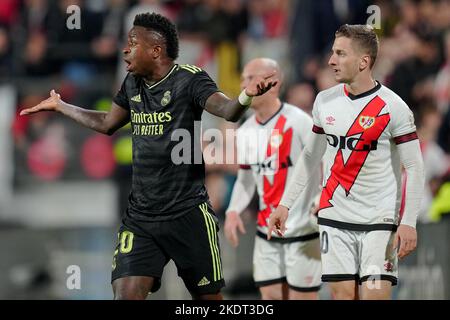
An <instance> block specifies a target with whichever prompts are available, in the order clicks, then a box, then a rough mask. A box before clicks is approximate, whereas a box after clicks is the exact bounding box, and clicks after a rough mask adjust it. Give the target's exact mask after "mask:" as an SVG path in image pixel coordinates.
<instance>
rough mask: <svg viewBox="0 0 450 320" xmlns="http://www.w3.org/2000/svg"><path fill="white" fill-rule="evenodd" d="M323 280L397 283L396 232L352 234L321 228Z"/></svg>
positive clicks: (377, 231)
mask: <svg viewBox="0 0 450 320" xmlns="http://www.w3.org/2000/svg"><path fill="white" fill-rule="evenodd" d="M319 231H320V249H321V252H322V281H323V282H336V281H345V280H355V281H358V282H359V283H360V284H361V283H362V282H364V281H367V280H388V281H390V282H391V283H392V285H396V284H397V277H398V259H397V253H396V252H395V250H394V249H393V241H394V235H395V232H393V231H384V230H375V231H351V230H345V229H338V228H333V227H329V226H324V225H320V226H319Z"/></svg>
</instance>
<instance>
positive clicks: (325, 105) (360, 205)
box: [313, 83, 417, 230]
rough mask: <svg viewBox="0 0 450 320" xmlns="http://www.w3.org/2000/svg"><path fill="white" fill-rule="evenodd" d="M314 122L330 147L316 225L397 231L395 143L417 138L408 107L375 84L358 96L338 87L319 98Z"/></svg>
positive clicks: (398, 177)
mask: <svg viewBox="0 0 450 320" xmlns="http://www.w3.org/2000/svg"><path fill="white" fill-rule="evenodd" d="M313 121H314V127H313V131H314V132H315V133H316V134H325V135H326V138H327V142H328V145H327V149H326V152H325V155H324V158H323V161H324V181H323V191H322V195H321V199H320V211H319V224H322V225H328V226H332V227H338V228H344V229H345V228H350V229H353V230H359V229H360V230H391V229H392V230H393V229H395V225H396V224H398V219H399V211H400V202H401V166H400V158H399V155H398V152H397V148H396V144H400V143H404V142H408V141H410V140H413V139H417V134H416V127H415V125H414V117H413V114H412V112H411V110H410V109H409V108H408V106H407V105H406V103H405V102H404V101H403V100H402V99H401V98H400V97H399V96H398V95H396V94H395V93H394V92H393V91H391V90H390V89H388V88H386V87H385V86H382V85H380V84H379V83H377V85H376V86H375V87H374V88H373V89H372V90H370V91H368V92H365V93H363V94H361V95H356V96H355V95H352V94H350V93H349V92H347V90H346V88H345V85H343V84H339V85H337V86H334V87H332V88H330V89H328V90H325V91H322V92H320V93H319V95H318V96H317V98H316V101H315V103H314V108H313Z"/></svg>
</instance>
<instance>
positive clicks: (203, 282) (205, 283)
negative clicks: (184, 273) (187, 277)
mask: <svg viewBox="0 0 450 320" xmlns="http://www.w3.org/2000/svg"><path fill="white" fill-rule="evenodd" d="M210 283H211V282H210V281H209V280H208V279H206V277H203V278H202V280H200V281H199V282H198V283H197V286H199V287H202V286H206V285H208V284H210Z"/></svg>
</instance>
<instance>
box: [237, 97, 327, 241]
mask: <svg viewBox="0 0 450 320" xmlns="http://www.w3.org/2000/svg"><path fill="white" fill-rule="evenodd" d="M312 127H313V122H312V119H311V117H310V116H309V115H308V114H306V113H305V112H303V111H302V110H300V109H299V108H297V107H295V106H293V105H290V104H287V103H283V104H282V106H281V108H280V110H279V111H278V112H277V113H276V114H275V115H274V116H272V117H271V118H270V119H269V120H268V121H266V122H265V123H260V122H259V121H258V120H257V119H256V117H255V115H252V116H251V117H250V118H248V119H247V120H246V121H245V122H244V123H243V124H242V126H241V127H240V128H239V129H238V133H237V150H238V162H239V164H240V168H241V169H245V170H252V174H253V177H254V179H255V182H256V189H257V192H258V195H259V208H260V211H259V212H258V221H257V230H258V231H259V232H260V233H263V234H267V224H268V220H269V215H270V213H271V212H272V211H274V210H275V208H276V207H277V206H278V203H279V202H280V200H281V197H282V195H283V193H284V190H285V187H286V186H287V183H288V181H289V179H291V176H292V172H293V170H294V165H295V163H296V162H297V159H298V158H299V156H300V153H301V152H302V149H303V147H304V145H305V144H306V141H307V139H308V137H309V135H310V134H311V128H312ZM320 180H321V172H320V170H319V169H318V170H317V174H315V175H314V177H313V178H312V179H311V181H310V183H309V184H308V186H307V187H306V189H305V190H304V192H302V194H301V196H300V197H299V198H298V199H297V201H296V202H295V204H294V205H293V207H292V208H291V210H290V214H289V218H288V220H287V222H286V226H287V230H286V233H285V234H284V237H283V238H285V239H290V238H293V237H301V236H305V235H310V234H312V233H315V232H316V229H315V228H314V227H313V226H312V224H311V222H310V218H309V212H310V209H311V206H312V203H313V199H314V197H315V196H316V195H317V194H318V192H319V191H320ZM274 237H275V236H274Z"/></svg>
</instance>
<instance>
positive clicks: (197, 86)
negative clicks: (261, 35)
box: [21, 13, 277, 300]
mask: <svg viewBox="0 0 450 320" xmlns="http://www.w3.org/2000/svg"><path fill="white" fill-rule="evenodd" d="M123 54H124V60H125V62H126V63H127V71H128V74H127V76H126V78H125V80H124V81H123V83H122V87H121V88H120V90H119V92H118V93H117V95H116V96H115V97H114V99H113V103H112V106H111V109H110V111H109V112H98V111H91V110H87V109H83V108H79V107H77V106H73V105H70V104H68V103H66V102H64V101H62V100H61V98H60V95H59V94H57V93H56V92H55V91H54V90H52V91H51V92H50V97H49V98H48V99H46V100H44V101H42V102H41V103H40V104H38V105H37V106H35V107H32V108H29V109H25V110H23V111H22V112H21V115H24V114H31V113H35V112H40V111H56V112H60V113H62V114H63V115H65V116H67V117H69V118H72V119H73V120H75V121H76V122H78V123H80V124H81V125H83V126H85V127H88V128H90V129H93V130H95V131H98V132H101V133H105V134H112V133H114V132H115V131H116V130H117V129H119V128H120V127H122V126H124V125H125V124H127V123H128V122H130V121H131V126H132V140H133V182H132V188H131V192H130V196H129V203H128V209H127V211H126V212H125V213H124V215H123V219H122V225H121V227H120V229H119V234H118V245H117V247H116V250H115V252H114V257H113V271H112V287H113V292H114V298H115V299H145V298H146V297H147V295H148V294H149V293H150V292H155V291H156V290H158V289H159V287H160V280H161V276H162V273H163V269H164V266H165V265H166V264H167V263H168V262H169V260H170V259H172V260H174V262H175V264H176V266H177V269H178V274H179V276H180V277H181V278H182V279H183V281H184V283H185V285H186V288H187V289H188V290H189V292H190V293H191V295H192V298H193V299H204V300H209V299H222V295H221V293H220V289H221V288H222V287H223V286H224V285H225V282H224V280H223V272H222V263H221V259H220V249H219V242H218V237H217V231H218V222H217V218H216V217H215V214H214V212H213V210H212V209H211V206H210V204H209V201H208V194H207V192H206V189H205V186H204V178H205V168H204V162H203V159H202V158H200V163H199V164H196V163H193V162H192V161H191V162H189V161H187V163H181V164H177V163H174V161H172V158H171V155H172V150H173V147H174V146H175V145H176V144H177V143H179V142H178V141H173V139H172V133H174V131H175V130H177V129H181V130H185V131H184V132H186V130H187V131H188V132H189V133H190V134H191V137H192V138H191V139H192V141H193V142H194V139H195V137H194V136H195V135H194V123H195V121H200V119H201V115H202V111H203V110H206V111H208V112H210V113H212V114H214V115H217V116H219V117H222V118H224V119H226V120H229V121H236V120H238V119H239V117H240V116H241V115H242V114H243V113H244V112H245V110H246V109H247V107H248V106H249V105H250V103H251V100H252V97H253V96H258V95H261V94H264V93H265V92H267V91H268V90H270V88H271V87H273V86H275V85H276V84H277V82H276V79H274V74H275V72H274V73H271V74H268V75H265V76H264V77H261V78H254V79H252V80H251V82H250V84H249V85H248V86H247V88H246V89H245V90H243V91H242V92H241V94H240V95H239V97H238V98H237V99H229V98H228V97H227V96H225V95H224V94H223V93H221V92H220V91H219V90H218V88H217V86H216V84H215V83H214V81H213V80H211V78H210V77H209V76H208V74H207V73H206V72H205V71H203V70H201V69H200V68H198V67H196V66H192V65H179V64H176V63H175V60H176V59H177V57H178V36H177V32H176V29H175V26H174V25H173V24H172V23H171V22H170V21H169V20H168V19H167V18H165V17H163V16H161V15H159V14H155V13H145V14H138V15H137V16H136V17H135V20H134V26H133V28H132V29H131V30H130V32H129V33H128V43H127V45H126V46H125V48H124V49H123ZM191 145H192V149H194V146H195V142H194V143H192V144H191ZM191 159H194V150H191Z"/></svg>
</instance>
